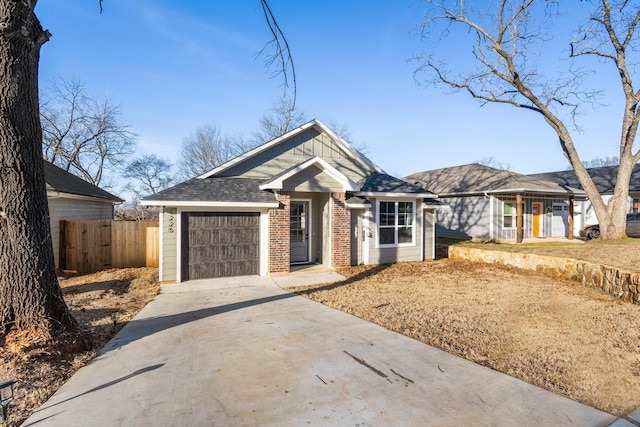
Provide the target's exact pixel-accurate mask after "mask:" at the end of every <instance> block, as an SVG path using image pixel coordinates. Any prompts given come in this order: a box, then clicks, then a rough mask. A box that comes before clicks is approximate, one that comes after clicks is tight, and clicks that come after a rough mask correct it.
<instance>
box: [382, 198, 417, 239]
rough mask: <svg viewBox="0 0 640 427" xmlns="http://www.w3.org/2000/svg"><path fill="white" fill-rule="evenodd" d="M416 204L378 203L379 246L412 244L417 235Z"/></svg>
mask: <svg viewBox="0 0 640 427" xmlns="http://www.w3.org/2000/svg"><path fill="white" fill-rule="evenodd" d="M414 223H415V202H395V201H394V202H391V201H381V202H378V244H380V245H381V246H398V245H402V244H411V243H413V242H414V235H415V226H414Z"/></svg>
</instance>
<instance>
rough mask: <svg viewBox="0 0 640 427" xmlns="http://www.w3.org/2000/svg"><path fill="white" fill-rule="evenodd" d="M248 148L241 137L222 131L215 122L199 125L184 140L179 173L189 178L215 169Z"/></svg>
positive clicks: (181, 147)
mask: <svg viewBox="0 0 640 427" xmlns="http://www.w3.org/2000/svg"><path fill="white" fill-rule="evenodd" d="M245 150H246V147H245V144H244V143H243V142H242V139H241V138H234V137H232V136H230V135H228V134H224V133H222V131H221V130H220V128H219V127H218V126H217V125H216V124H215V123H209V124H206V125H203V126H200V127H198V128H197V129H196V130H195V132H194V133H192V134H191V135H189V136H187V137H186V138H184V139H183V140H182V145H181V146H180V160H179V162H178V174H179V175H180V177H181V178H182V179H189V178H193V177H195V176H198V175H201V174H203V173H205V172H208V171H210V170H211V169H214V168H215V167H217V166H219V165H221V164H223V163H224V162H226V161H228V160H231V159H232V158H234V157H236V156H237V155H239V154H241V153H243V152H244V151H245Z"/></svg>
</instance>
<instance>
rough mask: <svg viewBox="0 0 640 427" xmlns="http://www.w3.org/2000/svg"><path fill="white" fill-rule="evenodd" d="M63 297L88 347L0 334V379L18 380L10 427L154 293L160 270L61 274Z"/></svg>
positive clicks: (85, 361)
mask: <svg viewBox="0 0 640 427" xmlns="http://www.w3.org/2000/svg"><path fill="white" fill-rule="evenodd" d="M59 281H60V286H61V287H62V292H63V294H64V299H65V301H66V303H67V305H68V306H69V308H70V309H71V311H72V313H73V315H74V316H75V318H76V319H77V320H78V322H79V323H80V326H81V328H82V329H83V330H85V331H86V332H87V334H88V336H89V338H90V339H91V349H90V350H89V351H82V352H72V351H64V350H61V349H60V348H53V347H51V346H46V345H39V344H38V343H37V342H33V340H32V339H31V338H30V337H25V336H22V335H20V334H15V333H9V334H8V335H6V336H3V335H0V383H1V382H5V381H17V384H16V386H15V389H14V394H15V399H14V401H13V402H11V404H10V405H9V420H8V421H9V422H8V425H11V426H14V425H19V424H20V423H22V422H23V421H24V420H25V419H26V418H27V417H28V416H29V415H31V413H32V412H33V411H35V410H36V409H37V408H38V407H39V406H40V405H42V404H43V403H44V402H45V401H46V400H47V399H48V398H49V397H50V396H51V395H52V394H53V393H54V392H55V391H56V390H57V389H58V388H59V387H60V386H61V385H62V384H63V383H64V382H65V381H66V380H67V379H69V377H71V375H73V373H74V372H75V371H77V370H78V369H79V368H80V367H82V366H83V365H85V364H86V363H87V362H88V361H89V360H91V359H92V358H94V357H95V356H96V354H97V353H98V351H99V350H100V349H101V348H102V347H103V346H104V345H105V344H106V342H107V341H108V340H109V339H110V338H111V337H113V336H114V335H115V334H116V332H118V331H119V330H120V329H122V327H123V326H124V324H125V323H126V322H128V321H129V320H131V319H132V318H133V317H134V316H135V315H136V314H137V313H138V312H139V311H140V309H142V307H144V306H145V305H146V304H147V303H148V302H149V301H151V300H152V299H153V297H155V296H156V295H157V293H158V290H159V284H158V269H154V268H125V269H113V270H106V271H102V272H99V273H95V274H89V275H83V276H71V277H59Z"/></svg>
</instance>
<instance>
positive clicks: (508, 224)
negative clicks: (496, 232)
mask: <svg viewBox="0 0 640 427" xmlns="http://www.w3.org/2000/svg"><path fill="white" fill-rule="evenodd" d="M504 227H505V228H511V227H513V217H512V216H505V217H504Z"/></svg>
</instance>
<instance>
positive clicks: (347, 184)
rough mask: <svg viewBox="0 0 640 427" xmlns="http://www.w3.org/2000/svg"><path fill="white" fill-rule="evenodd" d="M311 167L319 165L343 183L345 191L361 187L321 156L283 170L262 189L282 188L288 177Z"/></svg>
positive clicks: (262, 186) (261, 187)
mask: <svg viewBox="0 0 640 427" xmlns="http://www.w3.org/2000/svg"><path fill="white" fill-rule="evenodd" d="M310 167H317V168H318V169H320V170H322V171H323V172H325V173H327V174H328V175H329V176H330V177H331V178H333V179H334V180H336V181H337V182H339V183H340V184H342V186H343V187H344V190H345V191H357V190H359V189H360V187H358V185H357V184H356V183H354V182H353V181H351V180H350V179H349V178H347V177H346V176H344V175H343V174H342V173H340V172H339V171H338V170H337V169H336V168H334V167H333V166H331V165H330V164H329V163H327V162H325V161H324V160H322V159H321V158H320V157H314V158H312V159H309V160H307V161H306V162H303V163H301V164H299V165H296V166H294V167H292V168H290V169H289V170H286V171H284V172H282V173H281V174H280V175H278V176H276V177H274V178H273V179H272V180H270V181H269V182H266V183H264V184H262V185H260V189H261V190H281V189H282V187H283V185H284V181H286V180H287V179H289V178H291V177H293V176H295V175H297V174H298V173H300V172H302V171H303V170H305V169H308V168H310Z"/></svg>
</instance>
